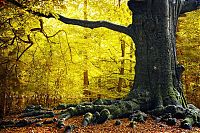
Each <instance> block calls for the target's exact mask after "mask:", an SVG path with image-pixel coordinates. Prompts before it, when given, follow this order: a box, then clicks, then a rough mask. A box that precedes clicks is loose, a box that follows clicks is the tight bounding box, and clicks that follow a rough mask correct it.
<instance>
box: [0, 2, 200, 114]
mask: <svg viewBox="0 0 200 133" xmlns="http://www.w3.org/2000/svg"><path fill="white" fill-rule="evenodd" d="M127 1H128V0H121V1H117V0H101V1H98V0H75V1H74V0H68V1H64V0H62V1H61V0H60V1H54V0H49V1H38V0H35V1H34V0H33V1H32V2H30V1H23V2H24V4H25V5H26V6H28V7H29V8H31V9H32V10H36V11H40V12H44V13H48V12H57V13H60V14H62V15H64V16H67V17H70V18H77V19H85V20H87V19H88V20H108V21H112V22H115V23H118V24H122V25H128V24H129V23H131V21H132V20H131V12H130V10H129V9H128V7H127V4H126V3H127ZM119 2H120V3H119ZM0 16H2V17H1V18H0V87H1V90H0V91H1V92H5V93H3V94H4V97H5V101H4V103H1V104H4V105H5V107H6V109H5V112H6V114H8V113H16V112H19V111H20V110H22V109H23V108H24V107H25V106H26V105H28V104H41V105H43V106H48V107H51V106H55V105H57V104H59V103H75V102H76V103H77V102H81V101H90V100H93V99H96V98H98V97H101V98H111V99H114V98H122V97H123V96H125V95H126V94H127V93H128V92H129V90H130V88H131V85H132V83H133V79H134V65H135V56H134V51H135V46H134V42H132V40H131V38H129V37H128V36H125V35H124V34H121V33H117V32H114V31H111V30H107V29H105V28H99V29H95V30H91V29H86V28H82V27H79V26H72V25H66V24H63V23H61V22H59V21H57V20H55V19H45V18H39V17H36V16H34V15H31V14H29V13H27V12H25V11H23V10H21V9H18V8H13V6H12V5H6V6H0ZM177 30H178V32H177V56H178V61H179V62H180V63H181V64H183V65H184V66H185V68H186V70H185V72H184V73H183V78H182V81H183V85H184V92H185V94H186V98H187V100H188V101H189V102H191V103H193V104H195V105H196V106H197V107H200V103H199V102H198V101H200V79H199V78H200V52H199V51H200V39H199V38H200V11H199V10H198V11H194V12H191V13H187V14H186V15H184V16H181V17H180V19H179V26H178V29H177ZM1 102H2V101H1Z"/></svg>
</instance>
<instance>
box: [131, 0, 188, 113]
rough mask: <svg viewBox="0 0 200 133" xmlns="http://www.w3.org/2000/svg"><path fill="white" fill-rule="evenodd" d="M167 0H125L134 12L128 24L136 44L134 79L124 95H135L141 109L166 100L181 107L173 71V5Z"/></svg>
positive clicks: (174, 55) (174, 29)
mask: <svg viewBox="0 0 200 133" xmlns="http://www.w3.org/2000/svg"><path fill="white" fill-rule="evenodd" d="M175 4H178V3H172V2H170V1H169V0H154V1H152V0H149V1H136V0H130V1H129V8H130V9H131V10H132V11H133V12H134V14H133V23H132V25H131V27H130V28H132V30H133V32H134V34H133V37H132V39H133V41H134V43H135V45H136V53H135V55H136V66H135V79H134V85H133V88H132V90H131V91H130V93H129V94H128V96H127V99H132V98H134V99H137V100H138V101H139V102H140V103H142V104H143V105H144V106H143V107H142V108H143V109H144V110H149V109H153V108H156V107H160V106H166V105H170V104H175V105H176V104H180V105H183V106H184V107H185V104H186V103H185V101H184V96H183V95H182V90H181V89H182V86H181V85H180V80H179V79H178V76H177V75H180V74H179V73H177V67H178V65H177V61H176V52H175V51H176V49H175V32H176V23H177V18H178V10H179V9H176V7H177V6H176V5H175Z"/></svg>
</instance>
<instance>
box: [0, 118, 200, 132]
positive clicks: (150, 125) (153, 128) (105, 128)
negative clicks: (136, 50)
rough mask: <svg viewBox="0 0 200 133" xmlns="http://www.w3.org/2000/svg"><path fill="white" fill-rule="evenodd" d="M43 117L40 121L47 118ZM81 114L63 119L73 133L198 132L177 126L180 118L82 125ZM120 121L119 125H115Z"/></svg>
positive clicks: (34, 129)
mask: <svg viewBox="0 0 200 133" xmlns="http://www.w3.org/2000/svg"><path fill="white" fill-rule="evenodd" d="M6 119H7V120H15V119H19V118H18V116H17V115H13V116H7V118H6ZM48 119H49V118H46V119H43V120H42V121H45V120H48ZM82 120H83V116H78V117H73V118H70V119H68V120H66V121H65V124H66V125H75V126H76V128H75V129H74V130H73V132H74V133H84V132H85V133H137V132H141V133H163V132H165V133H200V128H197V127H193V128H192V129H191V130H186V129H182V128H179V125H180V120H178V122H177V124H176V125H175V126H168V125H166V123H164V122H158V123H157V122H156V121H155V120H154V119H152V118H151V117H150V116H149V117H148V118H147V120H146V121H145V122H144V123H139V122H138V123H136V126H135V127H130V120H128V118H125V119H115V120H108V121H106V122H105V123H103V124H96V125H88V126H86V127H83V126H82ZM116 121H120V122H121V124H120V125H116ZM63 132H64V128H61V129H59V128H57V127H56V123H52V124H45V125H43V126H42V127H36V125H35V124H32V125H31V126H26V127H12V128H5V129H1V130H0V133H63Z"/></svg>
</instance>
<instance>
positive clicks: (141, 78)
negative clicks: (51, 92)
mask: <svg viewBox="0 0 200 133" xmlns="http://www.w3.org/2000/svg"><path fill="white" fill-rule="evenodd" d="M6 1H7V2H9V3H11V4H14V5H15V6H17V7H20V8H21V9H23V10H26V11H27V12H29V13H31V14H34V15H37V16H40V17H45V18H55V16H58V17H56V19H58V21H61V22H63V23H65V24H72V25H78V26H82V27H86V28H91V29H94V28H99V27H105V28H108V29H111V30H114V31H117V32H121V33H124V34H126V35H128V36H130V37H131V38H132V40H133V41H134V43H135V45H136V55H135V56H136V66H135V78H134V85H133V88H132V89H131V90H130V92H129V94H128V95H127V96H126V97H125V98H124V99H123V100H119V101H111V100H110V101H108V100H106V101H103V100H101V101H98V100H97V101H95V102H93V103H92V104H91V105H80V106H77V107H74V108H73V109H72V108H70V109H69V111H68V113H67V115H66V116H67V117H66V118H68V117H70V116H73V115H77V114H84V113H87V112H95V111H99V112H101V113H100V115H102V116H101V118H102V121H105V120H106V119H107V118H118V117H123V116H126V115H127V114H130V113H132V112H133V111H135V110H142V111H145V112H148V111H150V110H151V111H152V110H153V111H155V112H157V111H159V112H162V110H164V108H165V107H169V106H171V105H174V107H176V106H180V107H182V108H187V102H186V100H185V98H184V95H183V92H182V89H183V88H182V85H181V80H180V77H181V73H182V72H183V71H184V67H183V66H182V65H180V64H178V63H177V57H176V28H177V21H178V17H179V16H180V15H181V14H184V13H186V12H190V11H193V10H197V9H198V6H199V4H200V2H199V1H198V0H129V1H128V6H129V9H130V10H131V11H132V12H133V13H132V14H133V15H132V23H131V24H130V25H129V26H127V27H126V26H121V25H117V24H113V23H110V22H107V21H88V20H78V19H71V18H67V17H64V16H62V15H60V14H57V15H55V14H51V13H50V14H48V15H45V14H43V13H40V12H36V11H32V10H31V9H28V8H26V6H24V5H22V4H21V3H20V2H18V1H15V0H6ZM41 27H42V26H41ZM193 109H194V108H193ZM195 110H196V112H195V113H193V114H192V115H190V116H188V118H191V119H190V121H186V123H190V124H194V123H195V122H196V121H200V120H199V119H200V111H199V109H197V108H195ZM104 114H106V115H104ZM197 117H198V118H197Z"/></svg>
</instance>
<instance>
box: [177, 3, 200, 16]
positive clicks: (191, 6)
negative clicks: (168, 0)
mask: <svg viewBox="0 0 200 133" xmlns="http://www.w3.org/2000/svg"><path fill="white" fill-rule="evenodd" d="M199 7H200V1H199V0H184V1H183V4H182V7H181V11H180V14H184V13H186V12H191V11H194V10H197V9H199Z"/></svg>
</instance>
